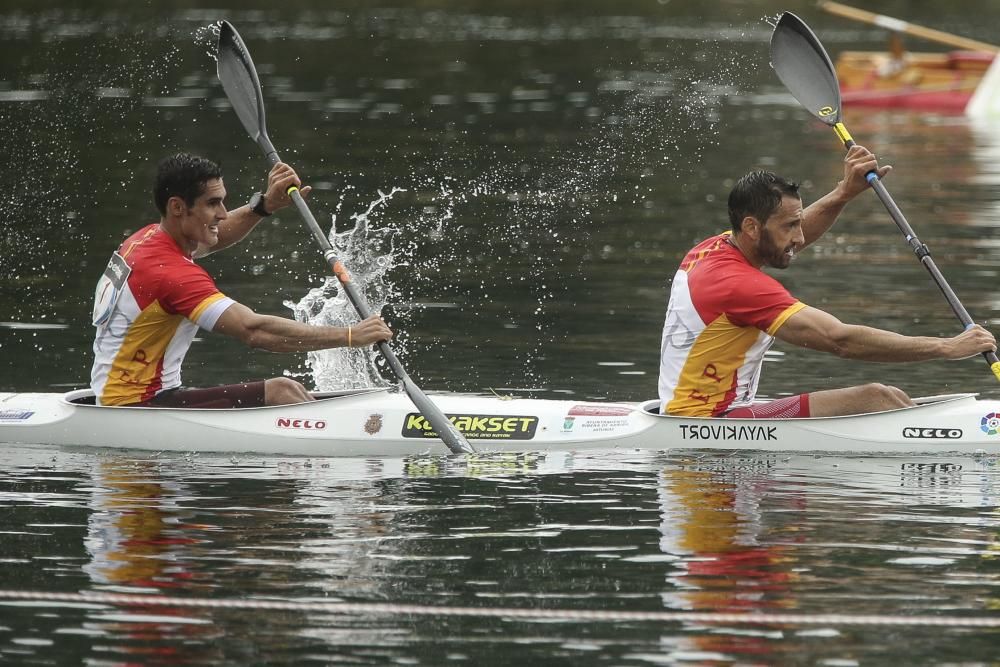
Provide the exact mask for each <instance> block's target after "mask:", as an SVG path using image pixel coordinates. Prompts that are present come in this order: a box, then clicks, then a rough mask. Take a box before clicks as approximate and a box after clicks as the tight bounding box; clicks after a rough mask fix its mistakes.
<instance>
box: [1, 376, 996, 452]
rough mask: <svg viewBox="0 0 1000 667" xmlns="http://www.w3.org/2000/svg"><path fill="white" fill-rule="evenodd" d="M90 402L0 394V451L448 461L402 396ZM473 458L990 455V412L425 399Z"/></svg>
mask: <svg viewBox="0 0 1000 667" xmlns="http://www.w3.org/2000/svg"><path fill="white" fill-rule="evenodd" d="M88 398H90V399H91V400H92V394H90V392H89V391H87V390H79V391H74V392H70V393H68V394H55V393H0V442H2V443H4V444H42V445H62V446H83V447H108V448H124V449H142V450H151V451H179V452H193V451H197V452H220V453H228V452H231V453H245V452H255V453H261V454H274V455H293V456H392V457H400V456H409V455H414V454H439V453H440V454H447V453H448V450H447V448H446V447H445V446H444V445H443V444H442V443H441V442H440V441H439V440H438V439H437V438H436V437H435V434H434V433H433V432H432V431H431V430H430V427H429V425H428V424H427V423H426V421H425V420H424V419H423V418H422V417H421V416H420V415H419V414H418V413H417V411H416V409H415V408H414V406H413V404H412V403H411V402H410V400H409V399H408V398H407V396H406V395H405V394H403V393H398V392H396V391H394V390H381V389H379V390H371V391H364V392H345V393H343V394H339V395H329V396H326V397H323V398H320V399H319V400H317V401H315V402H310V403H303V404H298V405H287V406H276V407H264V408H243V409H233V410H196V409H173V408H130V407H98V406H95V405H92V404H81V403H80V402H79V401H81V400H82V401H86V400H88ZM432 400H433V401H434V402H435V403H436V404H437V405H438V407H440V408H441V410H442V411H443V412H444V413H446V414H447V415H448V416H449V417H450V418H452V420H453V422H455V424H456V426H458V427H459V429H460V430H462V431H463V432H464V433H465V435H466V437H467V438H468V439H469V441H470V442H471V443H472V444H473V446H474V447H475V448H476V449H477V451H480V452H525V451H576V450H586V449H629V448H635V449H650V450H677V449H680V450H690V449H723V450H752V451H787V452H830V453H868V452H871V453H875V452H879V453H883V452H899V453H903V452H905V453H914V454H937V453H946V452H947V453H953V452H954V453H965V454H982V453H985V454H1000V401H996V400H978V399H977V398H976V397H975V395H973V394H951V395H946V396H937V397H929V398H925V399H918V405H916V406H915V407H911V408H905V409H902V410H893V411H889V412H881V413H875V414H869V415H857V416H850V417H824V418H811V419H758V420H739V419H707V418H688V417H670V416H664V415H659V414H653V413H651V412H648V411H647V410H649V409H653V410H655V406H656V401H650V402H647V403H604V402H600V403H594V402H583V401H564V400H563V401H554V400H541V399H526V398H514V399H504V398H498V397H483V396H465V395H457V394H436V395H433V396H432Z"/></svg>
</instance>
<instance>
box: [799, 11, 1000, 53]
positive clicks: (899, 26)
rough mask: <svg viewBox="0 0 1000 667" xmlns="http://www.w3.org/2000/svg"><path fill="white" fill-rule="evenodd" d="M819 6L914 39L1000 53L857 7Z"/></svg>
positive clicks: (950, 35) (979, 44)
mask: <svg viewBox="0 0 1000 667" xmlns="http://www.w3.org/2000/svg"><path fill="white" fill-rule="evenodd" d="M819 6H820V8H821V9H824V10H826V11H828V12H830V13H831V14H836V15H837V16H842V17H844V18H848V19H853V20H855V21H861V22H862V23H868V24H871V25H876V26H878V27H880V28H885V29H886V30H892V31H894V32H901V33H904V34H907V35H911V36H913V37H920V38H922V39H926V40H928V41H931V42H937V43H939V44H945V45H947V46H953V47H955V48H956V49H965V50H967V51H986V52H988V53H1000V47H998V46H994V45H993V44H987V43H986V42H980V41H977V40H974V39H968V38H967V37H962V36H961V35H953V34H951V33H950V32H943V31H941V30H934V29H933V28H925V27H924V26H921V25H915V24H913V23H908V22H907V21H901V20H899V19H895V18H892V17H891V16H885V15H883V14H875V13H873V12H869V11H865V10H864V9H858V8H856V7H848V6H847V5H842V4H840V3H839V2H831V1H830V0H825V1H822V2H820V3H819Z"/></svg>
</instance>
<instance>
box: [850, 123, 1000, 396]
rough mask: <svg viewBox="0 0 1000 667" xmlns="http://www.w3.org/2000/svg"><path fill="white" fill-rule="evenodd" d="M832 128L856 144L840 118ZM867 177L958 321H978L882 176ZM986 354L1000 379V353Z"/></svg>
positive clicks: (984, 354) (966, 326)
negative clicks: (909, 220) (897, 202)
mask: <svg viewBox="0 0 1000 667" xmlns="http://www.w3.org/2000/svg"><path fill="white" fill-rule="evenodd" d="M833 129H834V131H836V133H837V136H838V137H840V139H841V141H843V142H844V146H845V147H846V148H847V149H850V148H851V146H853V145H854V144H855V142H854V139H852V138H851V135H850V133H849V132H848V131H847V128H846V127H844V124H843V123H840V122H838V123H837V124H836V125H834V126H833ZM866 178H867V179H868V183H869V184H871V186H872V190H874V191H875V194H876V195H877V196H878V198H879V200H880V201H881V202H882V205H883V206H885V209H886V210H887V211H888V212H889V217H891V218H892V221H893V222H895V223H896V226H897V227H898V228H899V231H900V232H902V233H903V237H904V238H906V242H907V243H908V244H910V248H912V249H913V254H915V255H916V256H917V259H918V260H920V263H921V264H923V265H924V268H925V269H927V272H928V273H929V274H930V275H931V278H932V279H933V280H934V282H935V284H937V286H938V288H939V289H940V290H941V293H942V294H944V298H945V299H946V300H947V301H948V305H949V306H951V309H952V311H953V312H954V313H955V315H956V317H958V319H959V321H961V322H962V326H964V327H965V328H966V329H968V328H969V327H971V326H972V325H973V324H975V322H973V321H972V317H971V316H970V315H969V311H967V310H966V309H965V306H963V305H962V302H961V301H959V299H958V295H957V294H955V291H954V290H953V289H952V288H951V285H949V284H948V281H947V280H946V279H945V277H944V275H943V274H942V273H941V271H940V270H939V269H938V267H937V264H935V263H934V259H933V258H932V257H931V251H930V248H928V247H927V245H926V244H925V243H923V242H922V241H921V240H920V239H919V238H917V234H916V232H914V231H913V228H912V227H910V223H909V222H907V221H906V216H904V215H903V212H902V211H900V210H899V207H898V206H897V205H896V202H895V201H894V200H893V198H892V195H890V194H889V191H888V190H886V188H885V185H883V184H882V179H880V178H879V177H878V174H876V173H875V172H874V171H870V172H868V174H867V175H866ZM983 357H984V358H985V359H986V362H987V363H988V364H989V365H990V369H991V370H992V371H993V374H994V375H995V376H996V377H997V379H998V380H1000V357H997V355H996V353H995V352H983Z"/></svg>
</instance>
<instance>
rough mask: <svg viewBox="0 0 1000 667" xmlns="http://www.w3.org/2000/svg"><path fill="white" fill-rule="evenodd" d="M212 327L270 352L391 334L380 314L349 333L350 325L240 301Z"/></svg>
mask: <svg viewBox="0 0 1000 667" xmlns="http://www.w3.org/2000/svg"><path fill="white" fill-rule="evenodd" d="M213 331H216V332H218V333H223V334H226V335H227V336H232V337H233V338H236V339H239V340H241V341H243V342H244V343H246V344H247V345H249V346H250V347H254V348H259V349H262V350H268V351H270V352H311V351H313V350H325V349H328V348H331V347H347V346H348V343H350V346H351V347H364V346H368V345H372V344H374V343H377V342H379V341H384V340H389V339H390V338H392V331H390V330H389V327H388V326H386V323H385V322H383V321H382V319H381V318H380V317H378V316H377V315H372V316H371V317H369V318H368V319H366V320H363V321H361V322H358V323H357V324H356V325H352V326H351V327H350V334H348V328H347V327H323V326H313V325H310V324H304V323H302V322H296V321H295V320H290V319H288V318H286V317H275V316H273V315H260V314H258V313H255V312H254V311H252V310H250V309H249V308H247V307H246V306H244V305H243V304H240V303H234V304H233V305H231V306H229V308H227V309H226V311H225V312H224V313H222V316H221V317H219V320H218V321H217V322H216V323H215V328H214V329H213ZM348 335H350V341H348Z"/></svg>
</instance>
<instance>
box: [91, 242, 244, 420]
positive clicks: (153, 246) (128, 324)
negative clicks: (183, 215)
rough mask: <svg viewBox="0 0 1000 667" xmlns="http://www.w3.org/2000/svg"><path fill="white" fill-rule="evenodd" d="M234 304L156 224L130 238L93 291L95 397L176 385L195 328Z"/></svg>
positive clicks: (142, 394) (110, 400) (144, 395)
mask: <svg viewBox="0 0 1000 667" xmlns="http://www.w3.org/2000/svg"><path fill="white" fill-rule="evenodd" d="M233 303H234V302H233V300H232V299H230V298H229V297H227V296H226V295H224V294H223V293H222V292H220V291H219V289H218V288H217V287H216V286H215V282H214V281H213V280H212V278H211V277H210V276H209V275H208V273H207V272H206V271H205V269H203V268H201V267H200V266H198V265H197V264H195V263H194V261H193V260H192V259H191V258H190V257H189V256H187V255H186V254H185V253H184V252H183V250H181V248H180V247H178V245H177V243H176V242H175V241H174V240H173V239H172V238H171V237H170V235H169V234H167V233H166V232H165V231H163V230H162V229H160V226H159V224H158V223H154V224H151V225H149V226H147V227H145V228H143V229H141V230H139V231H138V232H136V233H135V234H133V235H132V236H130V237H129V238H127V239H125V242H124V243H122V245H121V247H120V248H119V249H118V251H117V252H116V253H115V254H114V255H113V256H112V259H111V262H110V263H109V264H108V268H107V269H106V270H105V273H104V276H102V278H101V281H100V282H99V283H98V286H97V293H96V295H95V305H94V324H95V325H96V326H97V335H96V336H95V338H94V367H93V370H92V371H91V378H90V385H91V388H92V389H93V390H94V394H95V395H96V396H97V399H98V402H99V403H100V404H101V405H129V404H132V403H139V402H142V401H147V400H149V399H151V398H152V397H153V396H155V395H156V394H158V393H159V392H161V391H164V390H166V389H173V388H175V387H179V386H180V385H181V363H182V362H183V361H184V355H185V354H187V351H188V348H189V347H190V346H191V342H192V341H193V340H194V337H195V334H197V332H198V328H199V327H200V328H202V329H205V330H206V331H211V330H212V328H213V327H214V326H215V323H216V321H217V320H218V319H219V316H221V315H222V313H223V312H224V311H225V310H226V309H227V308H228V307H229V306H230V305H232V304H233Z"/></svg>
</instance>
